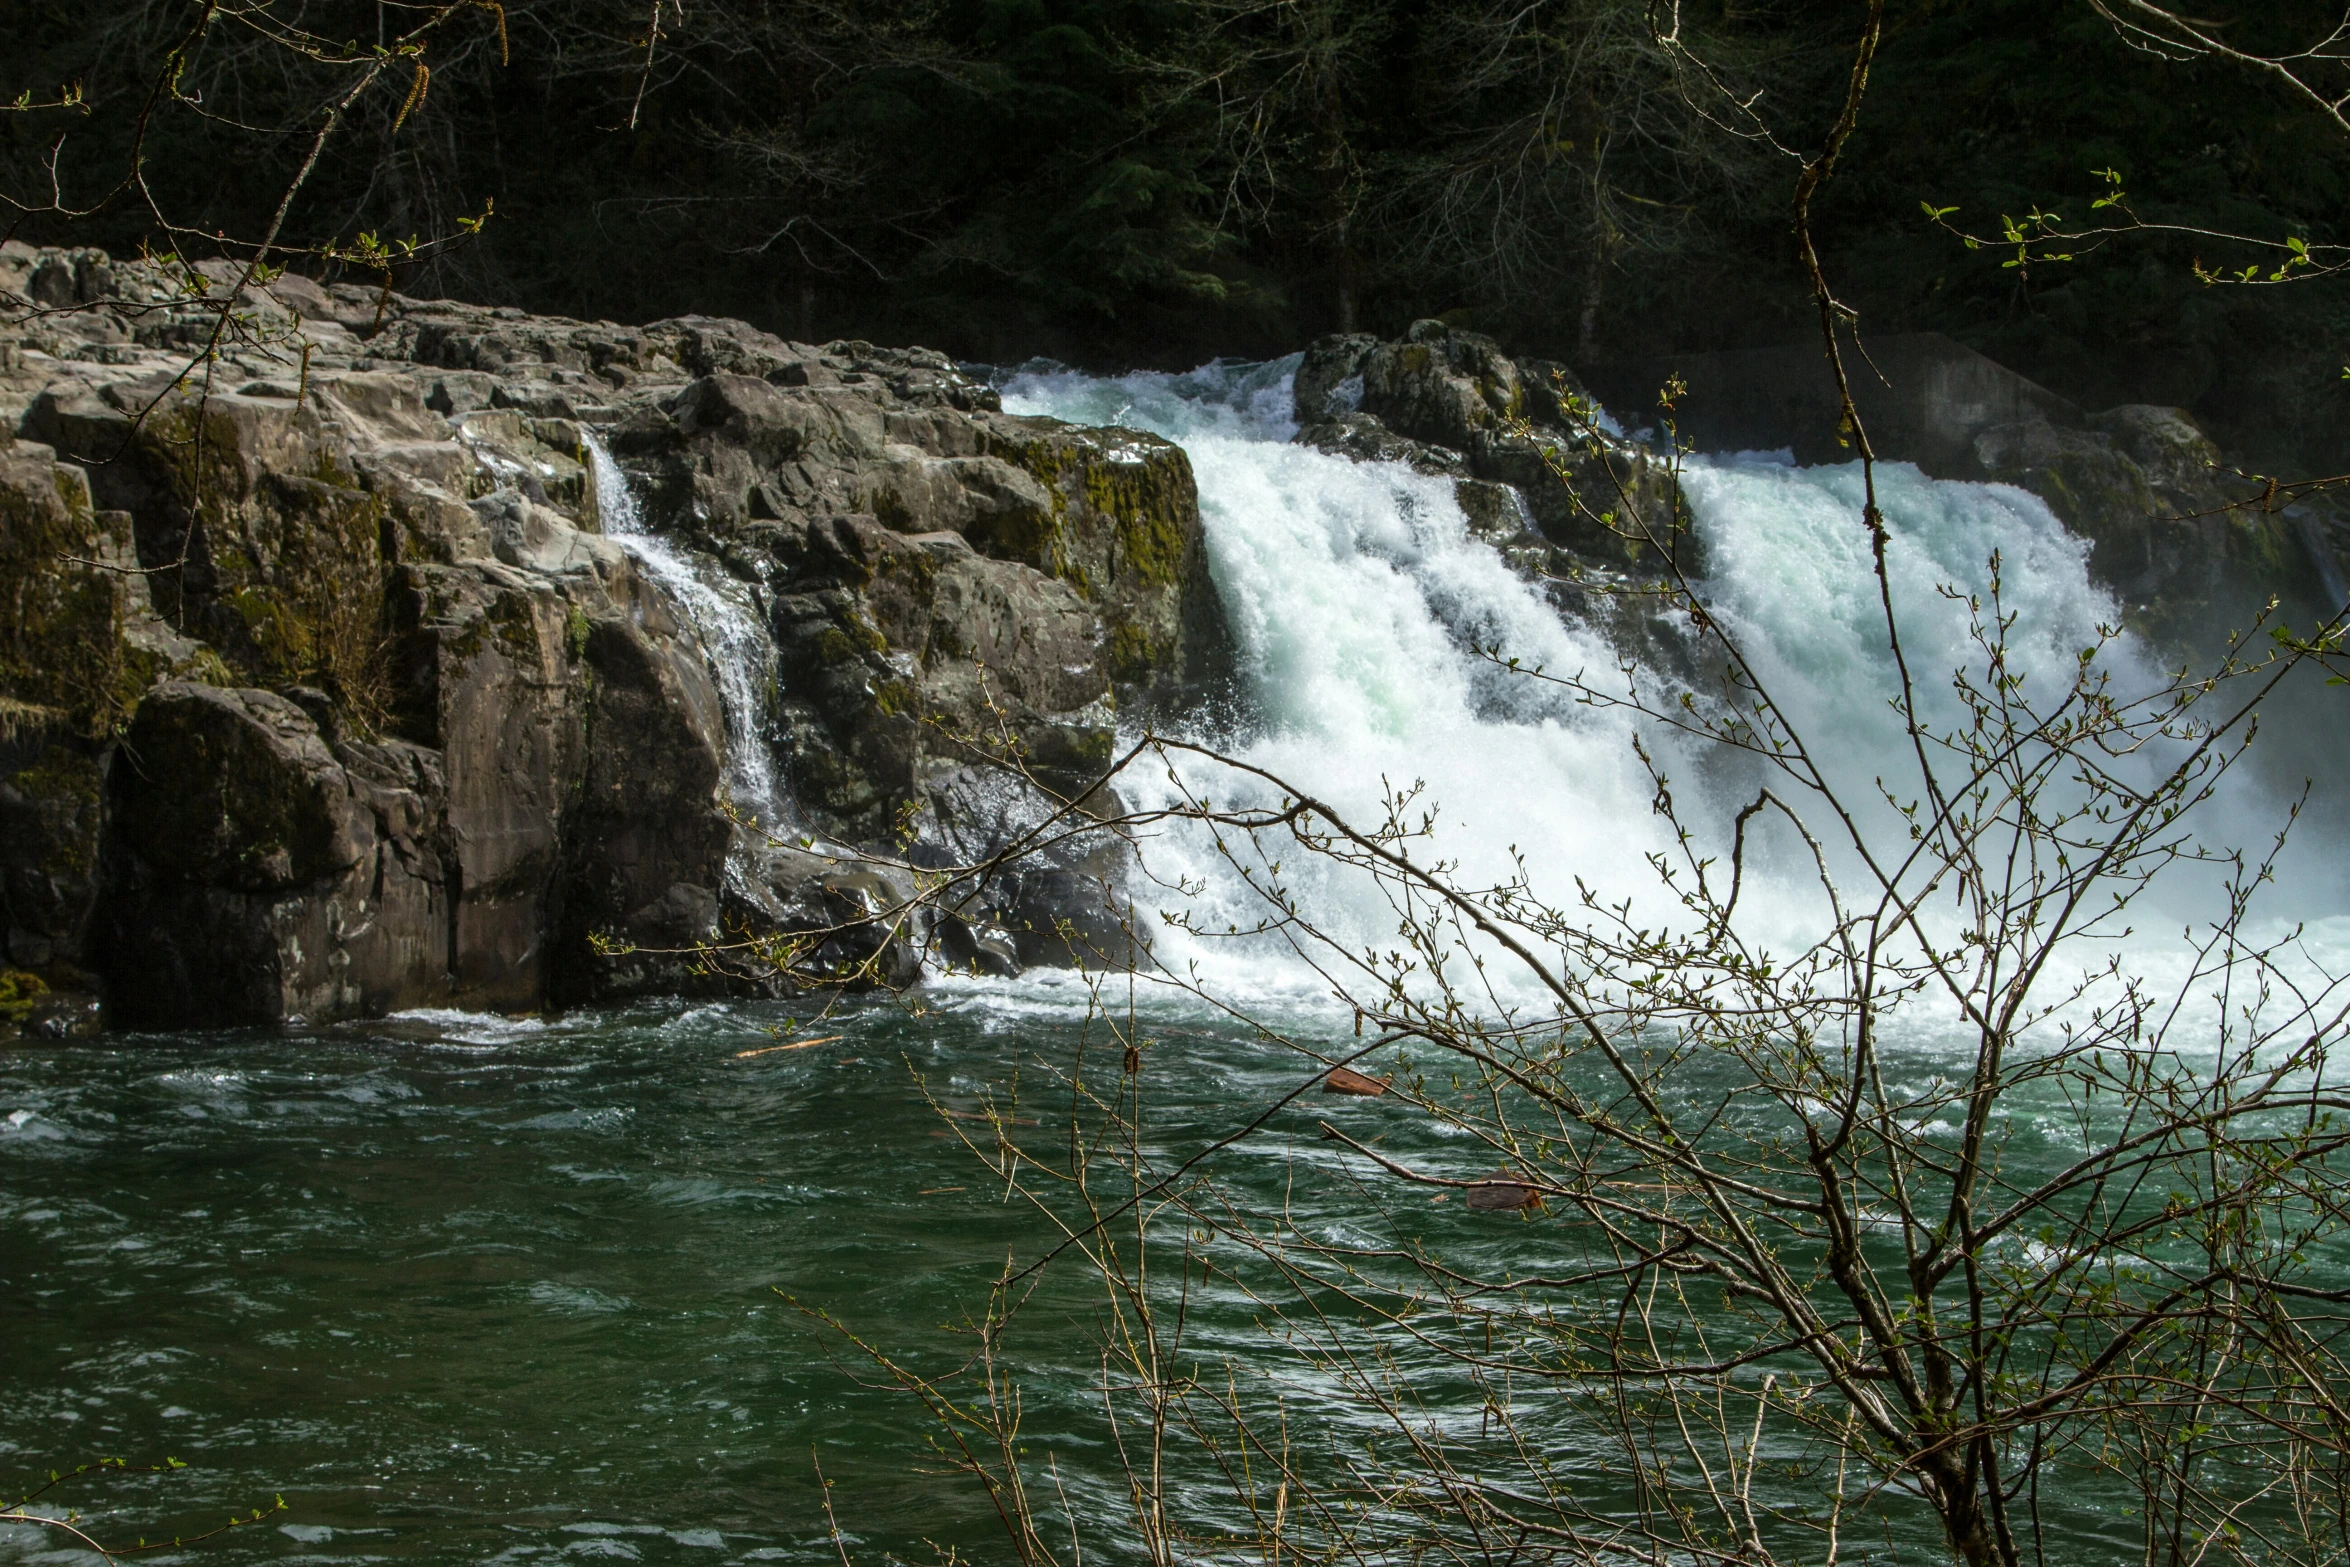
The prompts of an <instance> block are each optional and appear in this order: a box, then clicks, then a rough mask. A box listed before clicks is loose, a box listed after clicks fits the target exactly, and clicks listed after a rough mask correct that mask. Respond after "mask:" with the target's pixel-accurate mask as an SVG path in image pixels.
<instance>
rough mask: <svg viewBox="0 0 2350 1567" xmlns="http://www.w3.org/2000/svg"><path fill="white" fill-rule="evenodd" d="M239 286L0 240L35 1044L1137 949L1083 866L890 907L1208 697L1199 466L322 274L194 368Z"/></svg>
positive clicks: (743, 355) (8, 752) (773, 360)
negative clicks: (940, 951)
mask: <svg viewBox="0 0 2350 1567" xmlns="http://www.w3.org/2000/svg"><path fill="white" fill-rule="evenodd" d="M232 276H233V274H230V273H228V272H226V271H221V272H217V273H214V272H205V271H199V272H198V273H196V274H194V275H193V276H191V275H189V274H187V273H185V272H175V271H172V270H167V269H164V268H159V267H155V266H150V265H147V264H144V263H125V262H121V261H115V260H110V259H109V258H107V257H105V256H103V255H101V254H97V253H88V252H84V253H70V252H59V251H32V250H28V249H26V248H25V247H22V246H13V245H12V246H9V247H7V248H5V249H4V250H0V296H6V297H9V298H12V299H13V300H14V301H15V305H16V308H14V309H13V310H12V311H11V312H10V313H9V314H7V315H6V316H4V317H0V432H5V433H4V434H0V562H4V568H5V581H6V583H7V588H6V591H5V593H0V872H4V877H5V879H4V882H0V919H4V928H5V943H6V950H5V954H4V956H5V960H6V974H5V976H4V977H0V991H5V993H4V994H0V1021H13V1022H15V1023H17V1024H19V1025H22V1026H26V1027H32V1028H37V1029H44V1030H49V1031H56V1030H60V1029H73V1028H80V1027H86V1026H90V1025H91V1023H92V1022H93V1020H94V1019H95V1018H96V1016H97V1015H98V1014H97V1011H96V1006H97V1000H96V998H99V997H102V998H103V1005H104V1010H105V1017H106V1019H107V1021H108V1022H109V1023H112V1024H115V1025H120V1026H128V1027H163V1026H172V1027H185V1026H206V1025H223V1024H236V1023H265V1022H274V1021H280V1020H285V1019H291V1018H297V1017H299V1018H306V1019H310V1020H314V1021H316V1020H325V1019H331V1018H336V1017H344V1016H353V1015H364V1014H374V1013H380V1012H383V1011H387V1010H391V1009H394V1008H400V1007H409V1006H420V1005H461V1006H469V1007H481V1008H504V1009H526V1008H535V1007H539V1006H542V1005H547V1004H550V1003H553V1004H563V1003H569V1002H576V1001H583V1000H593V999H612V998H620V997H626V996H629V995H633V994H640V993H644V992H648V991H691V990H696V989H727V990H740V989H744V988H759V987H767V988H774V987H777V986H781V985H785V984H787V983H789V982H788V981H786V980H785V979H784V978H783V977H781V976H780V975H779V974H777V973H776V972H775V970H774V968H773V966H772V964H770V963H768V962H767V961H765V959H766V958H767V957H771V956H773V955H774V953H775V952H776V951H777V950H778V948H777V946H776V945H775V944H776V943H777V942H778V941H779V940H786V939H788V938H790V937H792V936H793V935H794V934H795V933H803V934H804V933H810V932H815V933H821V935H822V942H821V945H813V944H812V942H803V943H801V945H800V946H799V947H796V948H793V949H792V952H793V956H794V958H795V962H796V967H797V968H798V969H799V971H800V977H801V979H803V980H804V979H806V978H807V977H809V975H810V974H811V973H813V974H815V975H816V976H818V977H822V976H823V975H825V974H837V975H839V976H840V977H842V978H844V979H846V978H853V979H855V980H857V981H858V982H902V981H903V980H905V979H906V978H908V977H909V976H910V975H911V973H912V972H913V970H914V966H915V963H916V961H917V957H918V949H919V948H920V947H921V946H923V945H925V944H931V945H938V946H942V947H943V948H944V949H945V950H946V951H947V952H948V953H949V954H950V955H951V956H953V957H955V958H957V959H959V960H961V961H967V962H973V963H978V964H981V965H983V966H988V967H993V968H996V969H998V970H1003V969H1009V968H1012V967H1016V966H1017V965H1019V964H1021V963H1024V962H1039V961H1046V962H1049V961H1056V960H1058V961H1067V960H1068V959H1069V956H1070V940H1071V935H1072V932H1076V933H1079V934H1082V933H1085V932H1092V933H1093V934H1094V935H1095V936H1097V937H1098V938H1100V940H1101V941H1103V942H1109V941H1114V940H1115V939H1116V927H1117V906H1116V902H1115V896H1114V891H1113V890H1112V888H1111V887H1110V882H1111V881H1112V880H1113V879H1114V874H1113V870H1112V866H1111V862H1110V860H1109V859H1107V858H1105V855H1106V854H1107V851H1106V850H1104V849H1103V848H1102V847H1101V846H1099V845H1088V844H1086V843H1084V842H1083V841H1082V840H1079V841H1078V842H1076V843H1075V844H1074V845H1072V846H1068V847H1064V848H1062V849H1060V850H1059V851H1057V852H1056V853H1055V854H1053V855H1049V856H1045V857H1042V858H1038V859H1035V860H1032V861H1030V862H1029V863H1028V864H1026V865H1025V866H1023V867H1022V868H1020V869H1018V870H1016V871H1013V872H1010V873H1007V874H1004V875H999V876H996V877H993V878H991V879H990V880H989V881H988V882H987V883H986V885H985V886H983V887H975V888H973V889H971V890H970V891H969V892H968V893H967V894H966V895H964V896H962V897H961V898H960V899H959V900H958V908H959V911H960V912H959V913H957V914H942V915H939V916H938V917H937V918H936V919H935V920H934V919H933V918H932V917H931V916H930V915H928V914H927V913H925V914H924V915H923V916H922V917H921V918H920V919H918V920H904V919H896V918H891V917H888V916H889V911H891V910H893V909H894V908H896V907H897V906H898V905H899V904H901V903H903V902H904V901H905V899H906V898H907V897H908V896H909V895H910V894H911V893H912V891H913V889H914V878H915V876H916V875H917V874H918V871H917V867H918V866H921V865H925V864H942V863H946V862H949V861H963V860H968V859H971V858H975V857H984V856H985V855H987V854H988V853H990V852H992V851H993V850H995V849H996V848H998V847H1000V846H1001V845H1002V844H1003V843H1005V842H1006V841H1007V840H1008V839H1009V837H1010V836H1011V835H1012V834H1014V833H1016V832H1018V831H1020V830H1021V829H1022V827H1023V826H1024V824H1027V823H1030V822H1033V821H1034V820H1036V819H1037V818H1038V817H1039V816H1040V815H1043V814H1046V813H1049V812H1051V811H1053V810H1055V809H1057V808H1059V807H1060V806H1061V804H1062V803H1063V802H1065V801H1071V800H1082V799H1083V798H1084V797H1085V794H1086V791H1087V790H1088V789H1089V788H1090V787H1091V786H1092V785H1093V784H1094V783H1095V781H1096V780H1097V779H1098V778H1099V777H1100V775H1101V772H1102V769H1103V768H1104V766H1105V764H1106V763H1107V762H1108V760H1109V758H1110V749H1111V744H1112V739H1113V734H1114V725H1115V723H1116V720H1117V715H1118V714H1119V713H1120V712H1121V711H1122V710H1132V709H1134V708H1136V707H1138V706H1149V705H1152V704H1163V703H1167V702H1170V701H1177V700H1181V699H1182V697H1183V694H1184V693H1185V692H1186V691H1188V690H1190V689H1192V688H1194V687H1196V686H1197V685H1199V684H1201V683H1202V682H1206V681H1209V680H1212V679H1213V678H1215V675H1216V669H1217V658H1218V656H1219V654H1218V646H1217V637H1218V635H1219V634H1220V627H1221V616H1220V613H1219V612H1218V610H1217V607H1216V604H1215V601H1214V590H1213V587H1212V585H1211V584H1210V581H1209V579H1208V576H1207V573H1206V570H1205V566H1204V562H1203V558H1202V553H1201V535H1200V523H1199V513H1198V503H1197V496H1196V493H1195V491H1194V488H1193V481H1192V476H1191V471H1190V468H1189V465H1188V463H1187V462H1186V460H1185V458H1184V456H1183V454H1182V452H1181V451H1179V450H1178V449H1176V448H1174V447H1173V446H1171V445H1169V444H1167V443H1166V442H1163V441H1159V440H1156V439H1154V438H1152V437H1149V436H1145V435H1139V434H1136V433H1133V432H1131V431H1125V430H1085V429H1077V428H1073V427H1070V426H1066V425H1062V424H1059V423H1056V422H1054V421H1050V420H1038V419H1021V418H1014V417H1009V416H1007V415H1005V414H1004V413H1002V412H1001V410H1000V406H999V403H998V400H997V398H996V396H995V394H994V393H993V392H992V391H991V390H990V389H989V388H988V387H986V386H984V385H982V384H980V383H978V382H975V381H973V380H971V379H969V378H968V377H966V376H964V375H962V374H960V373H959V372H958V371H957V370H956V368H955V367H954V366H953V365H952V364H951V363H950V362H948V361H947V360H945V359H944V358H942V357H940V356H938V355H935V354H929V353H925V352H922V351H919V350H908V351H893V350H881V349H875V348H872V347H870V346H868V345H865V344H862V343H834V344H830V345H826V346H824V347H813V346H809V345H805V344H795V343H787V342H783V341H781V340H778V339H776V338H774V337H771V336H768V335H765V334H762V333H759V332H756V331H754V330H752V329H750V328H749V327H746V326H744V325H743V324H741V323H739V322H729V321H716V320H705V319H688V320H678V321H669V322H662V323H659V324H656V325H653V326H650V327H643V328H635V327H621V326H615V325H613V324H611V323H608V322H606V323H587V322H576V321H564V320H550V319H544V318H526V317H524V316H522V315H521V313H519V312H517V311H513V310H495V309H486V308H479V307H472V306H463V305H454V304H446V303H438V302H423V301H411V300H406V299H402V298H399V297H398V296H384V295H379V294H378V293H375V292H373V291H369V290H365V289H359V288H351V287H337V288H333V289H322V288H320V287H319V286H318V285H316V284H313V283H310V282H307V281H305V280H303V279H300V278H295V277H285V278H281V279H278V280H276V281H274V282H273V283H272V284H271V285H270V286H269V287H268V288H267V289H265V290H263V291H261V292H260V293H258V294H257V295H255V296H253V297H251V298H250V299H249V301H247V302H246V303H245V304H243V305H242V306H240V312H239V313H240V318H241V319H240V324H239V329H238V331H237V333H236V334H235V338H234V339H233V340H232V341H231V342H230V343H229V344H228V345H227V346H226V347H224V348H223V349H222V350H221V351H220V352H219V353H217V354H216V355H214V356H213V357H212V358H211V359H210V360H209V361H206V360H205V359H204V358H203V357H202V356H201V355H194V356H192V354H191V349H193V348H201V346H202V345H203V344H204V343H205V342H206V340H207V334H208V333H210V332H211V331H212V330H213V327H214V324H215V323H216V321H217V319H218V317H217V312H216V311H215V310H213V309H211V308H209V307H208V306H207V304H206V301H205V299H204V298H203V297H202V291H206V290H225V287H226V286H227V284H228V282H229V281H230V279H231V277H232ZM597 432H601V434H599V433H597ZM615 512H618V513H619V514H620V515H617V516H615V515H612V514H613V513H615ZM622 526H625V528H626V530H627V531H621V528H622ZM738 636H740V637H746V638H748V639H749V640H751V641H753V642H755V643H757V644H759V647H758V649H757V650H756V651H757V656H755V657H752V658H750V659H749V660H748V662H747V663H746V661H745V659H744V657H743V656H742V655H741V651H740V650H721V649H719V648H718V647H717V646H716V644H717V642H718V641H720V640H721V639H724V638H728V637H738ZM746 667H747V668H752V669H754V670H758V671H764V672H766V675H767V677H771V678H762V680H761V681H760V682H758V683H757V685H756V686H751V685H746V686H745V688H744V689H743V690H741V691H735V692H732V693H729V692H726V691H723V690H722V689H721V685H722V683H723V682H724V681H725V680H726V679H727V678H728V676H729V675H730V673H735V674H739V672H740V671H741V670H742V669H743V668H746ZM730 696H731V698H732V699H731V700H730ZM752 753H757V754H752ZM1006 759H1016V760H1017V761H1019V762H1020V764H1021V770H1023V771H1025V773H1026V774H1027V775H1028V778H1027V781H1023V780H1022V779H1020V778H1018V777H1017V776H1016V775H1013V774H1008V773H1007V772H1006V771H1005V770H1004V769H1003V768H1001V767H1000V766H998V765H995V764H997V763H1000V762H1002V761H1004V760H1006ZM770 774H772V775H773V776H774V779H775V784H776V786H775V787H774V788H773V789H772V791H771V792H770V793H768V794H767V796H766V797H765V798H757V797H754V796H756V795H757V794H759V792H760V788H759V786H760V784H761V783H762V781H763V780H765V779H767V778H768V777H769V775H770ZM876 916H881V917H880V918H876ZM710 943H720V944H734V945H736V946H740V947H743V950H742V956H741V958H740V960H739V961H732V962H728V961H721V962H717V963H713V962H712V961H710V958H709V954H708V952H707V951H705V950H700V949H703V948H705V947H706V946H707V944H710ZM746 943H749V944H754V945H750V946H743V944H746ZM759 943H765V944H766V945H765V946H760V945H756V944H759Z"/></svg>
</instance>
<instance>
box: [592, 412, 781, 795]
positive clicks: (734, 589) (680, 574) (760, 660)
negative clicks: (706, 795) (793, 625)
mask: <svg viewBox="0 0 2350 1567" xmlns="http://www.w3.org/2000/svg"><path fill="white" fill-rule="evenodd" d="M580 436H581V439H582V440H583V441H585V442H586V444H587V449H588V457H589V461H590V464H591V465H592V467H593V469H594V471H595V480H596V510H597V512H598V514H599V515H600V516H601V517H602V519H603V525H604V532H605V534H606V535H607V536H609V537H610V538H611V539H612V541H613V542H614V543H616V544H618V545H619V546H620V547H621V548H622V549H624V550H626V551H628V553H629V556H630V558H631V559H633V560H634V561H636V563H637V564H638V565H639V566H640V567H642V568H643V569H644V572H645V575H646V576H648V577H650V578H652V579H653V581H654V582H655V583H656V584H657V585H658V586H659V587H660V589H661V591H662V592H663V593H665V594H667V595H668V597H669V601H670V602H671V603H672V604H674V605H676V606H677V607H678V608H679V609H680V610H682V611H683V612H684V614H685V616H686V618H687V619H688V620H689V621H691V622H692V624H693V628H694V633H695V635H696V636H697V637H698V638H699V639H700V641H701V644H702V657H703V659H704V661H705V663H706V664H707V666H708V668H709V671H710V677H711V679H712V680H714V681H715V682H717V686H718V696H719V700H720V702H721V703H722V704H723V705H724V707H725V709H726V764H727V779H726V784H727V791H728V793H729V795H730V796H731V797H732V799H733V801H734V805H735V807H736V809H738V810H740V811H742V812H744V813H745V814H746V815H748V816H749V817H750V818H751V819H752V820H753V821H755V822H756V823H758V824H759V825H760V826H762V827H766V828H775V827H779V826H784V825H788V824H790V822H791V820H792V818H793V815H794V814H795V813H794V812H793V810H792V804H791V796H790V795H789V793H788V792H787V791H786V790H785V789H784V787H783V785H782V782H781V780H780V779H779V778H778V777H777V776H776V771H775V754H774V751H773V750H772V748H771V747H770V746H769V744H768V740H767V724H768V699H769V693H770V692H772V691H773V690H774V689H775V676H776V668H775V642H774V640H773V638H771V637H770V636H769V635H768V633H767V628H766V626H765V625H764V624H763V623H762V622H761V620H760V618H759V614H758V611H757V609H756V607H755V606H754V605H753V604H752V603H751V602H750V595H749V593H748V592H747V591H746V590H745V589H744V587H743V586H742V584H740V583H738V582H736V581H735V580H734V579H733V578H732V577H729V576H728V575H726V573H725V572H724V571H723V570H722V569H720V568H719V567H718V566H717V565H716V563H714V562H711V561H707V560H701V559H698V558H696V557H693V556H691V555H689V554H687V553H686V552H685V551H682V550H680V549H678V548H677V546H675V545H674V544H672V543H671V542H670V541H669V540H667V539H665V538H663V537H662V536H661V535H660V534H658V533H655V532H653V531H651V530H650V529H649V528H647V527H646V526H645V518H644V510H643V508H642V507H641V506H640V505H639V504H638V503H637V497H636V491H635V489H634V487H633V486H631V485H630V483H629V480H628V474H627V473H626V472H625V471H624V470H623V469H622V468H621V466H620V464H619V463H618V462H617V461H615V460H614V458H613V456H612V453H611V450H610V448H608V447H606V446H605V444H604V442H603V439H602V438H601V437H600V436H598V435H597V434H596V432H595V431H593V430H589V429H585V428H584V427H583V428H582V430H581V432H580Z"/></svg>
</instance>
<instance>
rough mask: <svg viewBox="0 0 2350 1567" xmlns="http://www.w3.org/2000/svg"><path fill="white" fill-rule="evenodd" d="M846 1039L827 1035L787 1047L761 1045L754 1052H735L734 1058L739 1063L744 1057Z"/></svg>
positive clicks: (797, 1040)
mask: <svg viewBox="0 0 2350 1567" xmlns="http://www.w3.org/2000/svg"><path fill="white" fill-rule="evenodd" d="M848 1037H849V1036H848V1035H846V1034H827V1035H825V1036H824V1037H823V1038H822V1039H795V1040H793V1041H792V1042H791V1043H790V1044H788V1045H761V1046H760V1047H759V1048H758V1049H756V1050H737V1051H736V1052H735V1053H734V1058H735V1059H736V1060H737V1061H740V1060H742V1059H743V1058H744V1057H746V1056H764V1055H773V1054H774V1053H775V1052H776V1051H778V1050H805V1049H807V1048H808V1047H809V1046H810V1045H837V1044H839V1043H840V1042H841V1041H842V1040H844V1039H846V1038H848Z"/></svg>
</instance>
